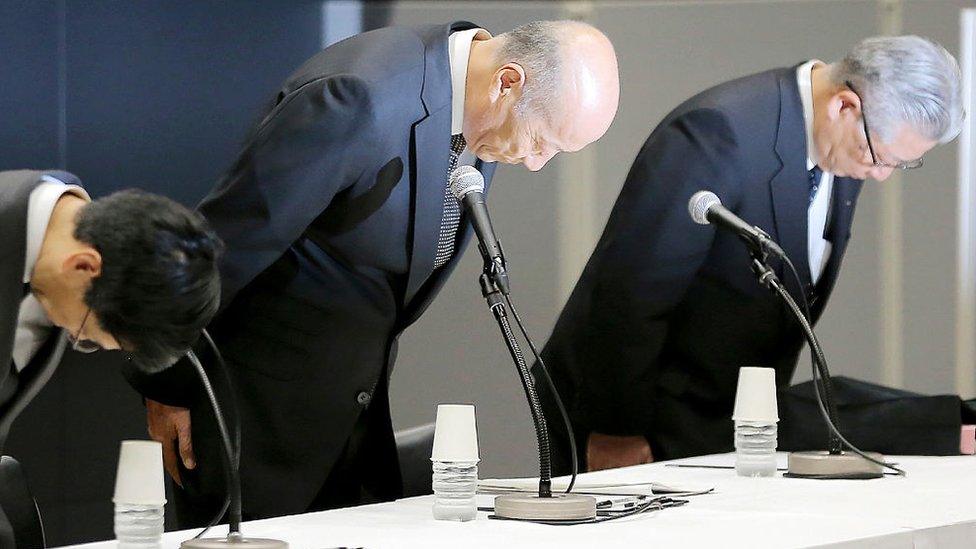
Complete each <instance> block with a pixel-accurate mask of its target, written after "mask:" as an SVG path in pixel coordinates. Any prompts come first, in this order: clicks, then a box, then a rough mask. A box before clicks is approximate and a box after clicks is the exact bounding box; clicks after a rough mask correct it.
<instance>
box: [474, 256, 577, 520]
mask: <svg viewBox="0 0 976 549" xmlns="http://www.w3.org/2000/svg"><path fill="white" fill-rule="evenodd" d="M478 249H479V250H481V254H482V257H483V258H484V268H483V269H482V273H481V276H480V277H479V283H480V286H481V295H482V297H484V298H485V301H486V302H487V303H488V309H489V310H490V311H491V312H492V314H493V315H494V317H495V321H496V322H497V323H498V327H499V329H500V330H501V333H502V337H503V338H504V340H505V344H506V345H507V347H508V352H509V354H510V355H511V356H512V360H513V361H514V362H515V367H516V369H517V370H518V374H519V379H520V380H521V382H522V389H523V390H524V391H525V397H526V399H527V400H528V402H529V409H530V411H531V412H532V423H533V425H534V427H535V434H536V442H537V444H538V447H539V491H538V493H537V494H505V495H500V496H497V497H496V498H495V514H496V515H497V516H498V517H500V518H507V519H514V520H529V521H532V520H547V521H552V520H555V521H561V520H587V519H592V518H595V517H596V498H594V497H592V496H583V495H579V494H565V493H557V494H553V493H552V466H551V460H552V455H551V451H550V448H549V428H548V426H547V424H546V417H545V414H544V413H543V411H542V405H541V404H540V403H539V394H538V392H537V391H536V388H535V382H534V381H533V379H532V375H531V374H530V373H529V367H528V365H527V364H526V362H525V357H524V356H523V354H522V350H521V348H520V347H519V343H518V340H517V339H516V337H515V333H514V332H513V331H512V326H511V324H510V323H509V321H508V308H507V306H506V303H505V296H507V295H508V293H509V285H508V274H507V272H506V265H505V260H504V259H503V258H496V259H492V258H491V257H490V256H489V255H488V254H487V253H486V250H485V249H484V247H483V246H482V245H481V244H479V245H478Z"/></svg>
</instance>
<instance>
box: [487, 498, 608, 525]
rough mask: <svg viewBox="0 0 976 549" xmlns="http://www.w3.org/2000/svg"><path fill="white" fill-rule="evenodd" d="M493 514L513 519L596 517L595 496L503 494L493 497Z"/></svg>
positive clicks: (577, 518)
mask: <svg viewBox="0 0 976 549" xmlns="http://www.w3.org/2000/svg"><path fill="white" fill-rule="evenodd" d="M495 514H496V515H498V516H499V517H502V518H507V519H515V520H587V519H591V518H595V517H596V498H593V497H590V496H581V495H577V494H553V495H552V497H549V498H540V497H539V495H538V494H505V495H502V496H498V497H496V498H495Z"/></svg>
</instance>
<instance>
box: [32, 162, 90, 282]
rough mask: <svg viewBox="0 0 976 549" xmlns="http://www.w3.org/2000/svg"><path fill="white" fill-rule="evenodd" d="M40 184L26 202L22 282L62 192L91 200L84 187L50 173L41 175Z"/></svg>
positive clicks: (39, 250) (37, 252)
mask: <svg viewBox="0 0 976 549" xmlns="http://www.w3.org/2000/svg"><path fill="white" fill-rule="evenodd" d="M41 181H42V182H41V184H40V185H38V186H37V187H35V188H34V190H32V191H31V193H30V198H28V202H27V248H26V252H25V254H24V282H25V283H27V282H30V280H31V275H32V274H33V273H34V264H35V263H37V257H38V256H39V255H40V253H41V245H42V244H43V243H44V235H45V233H47V225H48V223H49V222H50V221H51V214H52V213H54V206H55V205H57V203H58V199H59V198H61V195H63V194H64V193H68V192H70V193H73V194H75V195H77V196H79V197H81V198H84V199H85V200H91V198H90V197H89V196H88V193H87V192H86V191H85V189H83V188H81V187H79V186H78V185H67V184H65V183H64V182H63V181H61V180H60V179H57V178H55V177H52V176H50V175H43V176H41Z"/></svg>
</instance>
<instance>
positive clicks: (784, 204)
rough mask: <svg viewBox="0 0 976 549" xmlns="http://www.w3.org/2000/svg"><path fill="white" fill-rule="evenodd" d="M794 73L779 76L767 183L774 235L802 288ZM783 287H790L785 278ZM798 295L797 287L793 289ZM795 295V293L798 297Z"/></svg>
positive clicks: (802, 144) (804, 204) (803, 173)
mask: <svg viewBox="0 0 976 549" xmlns="http://www.w3.org/2000/svg"><path fill="white" fill-rule="evenodd" d="M790 75H795V70H785V71H783V72H782V73H781V74H780V77H779V88H780V112H779V128H778V131H777V135H776V155H777V156H778V157H779V160H780V164H781V166H780V170H779V172H777V173H776V175H775V176H773V178H772V180H770V183H769V187H770V194H771V197H772V201H773V215H774V218H775V220H776V236H777V240H778V242H779V244H780V246H782V247H783V250H785V251H786V253H787V255H789V257H790V259H791V260H793V264H794V265H796V268H797V270H798V271H799V274H800V280H801V282H802V284H803V287H804V288H805V287H807V285H809V284H810V280H811V278H810V260H809V258H808V253H807V210H808V208H809V194H808V193H807V192H806V186H805V183H807V181H808V179H807V170H806V157H807V153H806V132H805V131H804V122H803V105H802V103H801V102H800V92H799V90H798V88H797V84H796V78H793V77H790ZM786 280H787V286H794V284H793V282H792V280H791V277H786ZM794 290H795V291H797V292H802V289H801V288H794ZM798 295H799V294H798Z"/></svg>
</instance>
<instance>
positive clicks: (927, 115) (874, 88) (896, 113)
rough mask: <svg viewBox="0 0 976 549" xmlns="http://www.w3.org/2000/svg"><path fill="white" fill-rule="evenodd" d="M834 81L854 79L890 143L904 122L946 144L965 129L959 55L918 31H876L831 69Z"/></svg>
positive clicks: (875, 124) (880, 133) (866, 108)
mask: <svg viewBox="0 0 976 549" xmlns="http://www.w3.org/2000/svg"><path fill="white" fill-rule="evenodd" d="M830 76H831V80H832V81H833V83H834V84H835V85H838V86H843V85H845V84H844V83H845V82H848V81H849V82H851V84H853V85H854V87H855V88H856V91H857V93H858V95H860V96H861V99H862V100H863V102H864V104H863V105H862V106H861V108H862V110H863V111H864V112H866V113H868V114H869V115H870V121H869V124H870V125H871V130H872V133H873V132H877V133H878V136H879V137H880V138H881V140H882V141H885V142H890V141H891V139H893V138H894V134H895V132H897V131H898V129H899V127H900V126H901V125H902V124H908V125H909V127H911V128H912V129H914V130H915V131H917V132H918V133H920V134H921V135H923V136H924V137H926V138H927V139H930V140H932V141H937V142H939V143H946V142H948V141H951V140H952V139H954V138H955V137H956V136H957V135H958V134H959V132H960V131H961V130H962V123H963V120H964V119H965V117H966V113H965V110H964V107H963V104H962V77H961V74H960V71H959V65H958V64H957V63H956V59H955V58H954V57H953V56H952V54H950V53H949V52H948V51H946V50H945V48H943V47H942V46H940V45H939V44H936V43H935V42H932V41H930V40H927V39H925V38H921V37H919V36H878V37H874V38H868V39H866V40H864V41H863V42H861V43H860V44H858V45H856V46H854V49H852V50H851V51H850V52H849V53H848V54H847V56H845V57H844V59H843V60H841V61H839V62H837V63H834V64H833V65H832V66H831V71H830Z"/></svg>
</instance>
